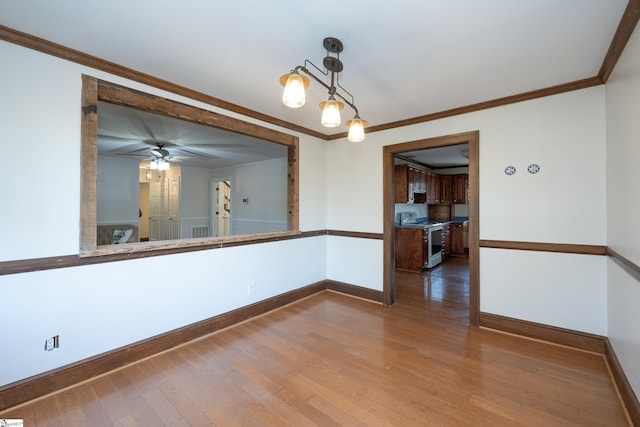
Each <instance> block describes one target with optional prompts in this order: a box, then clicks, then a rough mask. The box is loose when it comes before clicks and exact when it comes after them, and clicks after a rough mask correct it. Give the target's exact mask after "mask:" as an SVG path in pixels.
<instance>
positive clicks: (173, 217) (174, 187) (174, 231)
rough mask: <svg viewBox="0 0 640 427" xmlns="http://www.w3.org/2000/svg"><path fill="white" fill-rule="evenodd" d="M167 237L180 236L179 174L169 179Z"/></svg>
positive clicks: (176, 237) (174, 237)
mask: <svg viewBox="0 0 640 427" xmlns="http://www.w3.org/2000/svg"><path fill="white" fill-rule="evenodd" d="M168 234H169V235H168V236H167V238H168V239H179V238H180V176H175V177H171V178H170V179H169V206H168Z"/></svg>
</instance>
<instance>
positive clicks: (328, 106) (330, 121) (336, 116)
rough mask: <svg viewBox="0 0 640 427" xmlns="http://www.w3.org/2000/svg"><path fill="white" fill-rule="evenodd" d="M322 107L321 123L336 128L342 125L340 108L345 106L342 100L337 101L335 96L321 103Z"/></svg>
mask: <svg viewBox="0 0 640 427" xmlns="http://www.w3.org/2000/svg"><path fill="white" fill-rule="evenodd" d="M320 108H321V109H322V118H321V119H320V123H322V126H324V127H327V128H334V127H337V126H340V123H341V120H340V110H342V109H343V108H344V104H343V103H342V102H339V101H336V100H335V99H334V98H333V97H331V98H329V99H328V100H326V101H324V102H321V103H320Z"/></svg>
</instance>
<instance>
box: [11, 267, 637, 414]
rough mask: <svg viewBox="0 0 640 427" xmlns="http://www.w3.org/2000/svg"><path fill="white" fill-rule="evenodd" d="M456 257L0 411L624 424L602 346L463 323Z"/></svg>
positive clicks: (463, 289) (463, 294) (464, 293)
mask: <svg viewBox="0 0 640 427" xmlns="http://www.w3.org/2000/svg"><path fill="white" fill-rule="evenodd" d="M467 277H468V276H467V266H466V259H464V258H453V259H451V260H448V261H447V263H445V264H443V265H441V266H439V267H437V268H435V269H434V270H433V271H432V272H425V273H410V272H398V273H397V278H396V283H397V303H396V304H395V305H394V306H392V307H383V306H381V305H378V304H374V303H371V302H367V301H364V300H361V299H357V298H352V297H349V296H344V295H341V294H338V293H334V292H323V293H321V294H317V295H314V296H312V297H309V298H307V299H305V300H302V301H300V302H297V303H294V304H291V305H289V306H286V307H284V308H282V309H279V310H276V311H274V312H271V313H268V314H266V315H263V316H261V317H258V318H256V319H253V320H250V321H248V322H245V323H242V324H240V325H236V326H234V327H232V328H228V329H226V330H223V331H220V332H218V333H215V334H212V335H210V336H208V337H205V338H203V339H200V340H197V341H195V342H192V343H189V344H187V345H183V346H181V347H178V348H176V349H174V350H171V351H168V352H165V353H163V354H160V355H157V356H154V357H152V358H149V359H146V360H144V361H142V362H139V363H136V364H134V365H131V366H128V367H126V368H123V369H120V370H118V371H116V372H113V373H110V374H108V375H105V376H102V377H99V378H96V379H94V380H92V381H88V382H85V383H83V384H80V385H78V386H75V387H73V388H70V389H67V390H65V391H62V392H59V393H56V394H54V395H51V396H48V397H45V398H42V399H39V400H37V401H34V402H30V403H28V404H24V405H22V406H19V407H16V408H12V409H9V410H7V411H5V412H4V413H0V419H2V418H22V419H24V425H25V426H33V427H40V426H82V425H88V426H112V425H114V426H208V425H216V426H281V425H291V426H479V425H486V426H521V425H531V426H627V425H629V423H628V421H627V418H626V416H625V412H624V410H623V408H622V405H621V403H620V400H619V398H618V396H617V394H616V391H615V389H614V386H613V383H612V380H611V378H610V376H609V373H608V371H607V368H606V366H605V362H604V359H603V357H602V356H601V355H597V354H592V353H587V352H583V351H577V350H572V349H568V348H565V347H561V346H554V345H550V344H545V343H542V342H537V341H533V340H527V339H523V338H519V337H514V336H510V335H507V334H502V333H498V332H494V331H489V330H484V329H477V328H469V327H468V326H467V323H468V322H467V317H466V315H467V301H468V283H467Z"/></svg>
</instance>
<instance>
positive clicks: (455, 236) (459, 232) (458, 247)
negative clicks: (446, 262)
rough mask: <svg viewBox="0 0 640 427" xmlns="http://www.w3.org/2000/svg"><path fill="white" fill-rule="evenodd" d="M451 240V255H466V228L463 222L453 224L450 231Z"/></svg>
mask: <svg viewBox="0 0 640 427" xmlns="http://www.w3.org/2000/svg"><path fill="white" fill-rule="evenodd" d="M449 234H450V239H451V255H452V256H461V255H464V228H463V226H462V223H461V222H454V223H452V224H451V228H450V230H449Z"/></svg>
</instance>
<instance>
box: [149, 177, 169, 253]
mask: <svg viewBox="0 0 640 427" xmlns="http://www.w3.org/2000/svg"><path fill="white" fill-rule="evenodd" d="M166 187H167V184H166V182H165V180H164V174H154V176H153V178H152V181H151V183H150V184H149V240H152V241H153V240H166V239H167V197H166V194H167V188H166Z"/></svg>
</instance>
